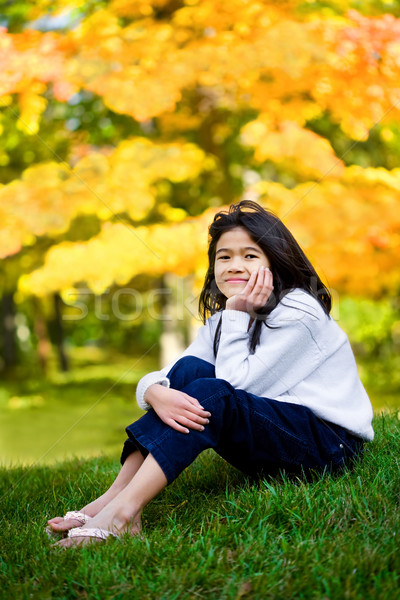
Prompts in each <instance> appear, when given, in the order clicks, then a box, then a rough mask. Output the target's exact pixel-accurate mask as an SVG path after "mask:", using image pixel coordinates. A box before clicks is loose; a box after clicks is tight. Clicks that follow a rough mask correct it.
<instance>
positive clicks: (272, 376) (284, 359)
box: [215, 268, 329, 398]
mask: <svg viewBox="0 0 400 600" xmlns="http://www.w3.org/2000/svg"><path fill="white" fill-rule="evenodd" d="M272 290H273V286H272V273H271V272H270V271H269V269H263V268H261V269H259V270H258V272H254V273H253V274H252V276H251V278H250V280H249V281H248V283H247V285H246V287H245V288H244V289H243V291H242V292H241V293H240V294H237V295H235V296H232V297H231V298H229V299H228V300H227V302H226V309H225V310H224V311H223V313H222V323H221V338H220V342H219V348H218V355H217V359H216V366H215V372H216V377H219V378H221V379H225V380H226V381H229V383H230V384H231V385H232V386H233V387H235V388H238V389H244V390H246V391H248V392H251V393H254V394H257V395H259V396H267V395H268V396H269V397H271V398H274V397H277V396H279V395H281V394H284V393H285V392H287V391H288V390H290V389H291V388H292V387H293V386H294V385H296V384H298V383H299V381H302V380H303V379H305V378H306V377H307V376H308V375H309V374H310V373H311V372H312V371H313V370H314V369H315V368H317V366H318V365H319V364H320V362H321V360H322V357H323V352H322V349H321V348H320V347H319V346H318V344H317V343H316V341H315V340H316V337H317V336H316V332H317V331H318V334H319V330H320V329H321V327H322V323H324V324H326V322H327V321H329V319H328V318H327V317H326V315H325V314H324V313H323V311H322V309H321V308H320V307H319V305H318V307H316V304H317V302H316V301H315V300H314V299H313V298H312V297H311V296H310V295H309V294H307V292H303V291H301V292H300V291H298V292H297V294H298V293H300V294H301V297H300V298H298V297H296V296H297V294H296V292H289V294H287V295H286V296H285V298H284V302H281V303H280V304H278V306H277V308H276V309H275V310H274V311H273V313H271V317H270V319H269V324H270V325H272V327H273V328H267V327H266V326H264V327H263V330H262V335H261V340H260V344H259V345H258V346H257V348H256V350H255V353H254V354H250V351H249V333H248V330H249V328H250V324H251V320H252V316H254V317H255V318H257V315H256V313H255V311H256V310H257V308H260V307H261V306H264V305H265V303H266V301H267V300H268V298H269V296H270V294H271V293H272ZM290 299H291V300H290ZM318 337H319V336H318Z"/></svg>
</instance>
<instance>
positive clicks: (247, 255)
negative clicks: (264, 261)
mask: <svg viewBox="0 0 400 600" xmlns="http://www.w3.org/2000/svg"><path fill="white" fill-rule="evenodd" d="M246 258H257V256H256V255H255V254H246Z"/></svg>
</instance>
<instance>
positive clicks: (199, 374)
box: [167, 356, 215, 390]
mask: <svg viewBox="0 0 400 600" xmlns="http://www.w3.org/2000/svg"><path fill="white" fill-rule="evenodd" d="M167 377H168V379H169V380H170V385H171V387H172V388H174V389H176V390H182V388H183V387H185V386H186V385H188V384H189V383H191V382H192V381H195V380H197V379H203V378H212V377H215V368H214V365H212V364H210V363H208V362H207V361H205V360H202V359H201V358H197V357H196V356H184V357H183V358H180V359H179V360H178V361H177V362H176V363H175V364H174V366H173V367H172V368H171V370H170V372H169V373H168V375H167Z"/></svg>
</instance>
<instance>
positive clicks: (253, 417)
mask: <svg viewBox="0 0 400 600" xmlns="http://www.w3.org/2000/svg"><path fill="white" fill-rule="evenodd" d="M211 373H213V367H212V365H209V364H208V363H206V362H205V361H202V360H200V359H197V358H194V357H185V358H183V359H181V360H180V361H178V362H177V363H176V364H175V365H174V367H173V369H172V370H171V372H170V374H169V376H170V377H171V379H170V381H171V387H175V388H178V389H181V391H184V392H186V393H187V394H189V395H190V396H193V397H194V398H196V399H197V400H198V401H199V402H200V404H201V405H202V406H203V407H204V408H205V409H206V410H209V412H210V413H211V417H210V423H209V424H208V425H206V427H205V429H204V431H201V432H200V431H195V430H190V432H189V434H184V433H180V432H178V431H176V430H175V429H173V428H171V427H169V426H168V425H166V424H165V423H163V422H162V421H161V419H159V417H158V416H157V414H156V413H155V411H153V410H150V411H148V413H147V414H146V415H144V416H143V417H142V418H141V419H139V420H138V421H136V422H135V423H132V425H130V426H129V427H127V429H126V431H127V434H128V436H129V440H128V441H127V443H126V445H125V447H124V451H123V454H122V457H121V462H123V461H124V460H125V458H126V456H127V455H128V454H130V453H131V452H132V451H133V450H134V449H137V448H138V449H139V450H141V452H142V453H143V454H144V455H146V454H147V453H148V452H150V453H151V454H152V455H153V457H154V458H155V460H156V461H157V462H158V464H159V465H160V467H161V468H162V470H163V471H164V473H165V476H166V477H167V480H168V482H169V483H171V481H173V480H174V479H175V478H176V477H177V476H178V475H179V473H181V471H183V470H184V469H185V468H186V467H187V466H188V465H189V464H190V463H191V462H193V460H194V459H195V458H196V457H197V456H198V454H200V453H201V452H202V451H203V450H205V449H206V448H214V449H215V451H216V452H218V453H219V454H220V455H221V456H222V457H223V458H225V459H226V460H227V461H228V462H230V463H231V464H233V465H234V466H235V467H237V468H239V469H240V470H242V471H243V472H244V473H247V474H250V475H259V474H264V475H267V474H270V475H275V474H277V473H278V471H279V470H280V469H285V470H289V471H292V472H301V470H302V469H304V470H305V471H307V470H309V469H321V468H322V469H323V468H330V467H333V468H337V467H339V466H340V465H343V464H344V462H345V460H346V457H350V456H352V455H354V453H355V450H356V448H355V445H354V440H353V439H350V437H353V436H350V437H349V438H348V437H347V433H346V432H345V431H344V430H342V428H338V427H337V426H336V425H333V426H332V425H328V426H327V425H326V424H324V423H323V422H321V421H320V420H319V419H318V418H317V417H315V415H314V414H313V413H312V411H310V410H309V409H308V408H306V407H303V406H299V405H296V404H290V403H285V402H278V401H276V400H271V399H268V398H259V397H257V396H254V395H252V394H249V393H247V392H245V391H243V390H235V389H234V388H233V387H232V386H231V385H230V384H229V383H228V382H226V381H224V380H222V379H215V377H213V376H212V377H210V374H211ZM207 375H208V376H207Z"/></svg>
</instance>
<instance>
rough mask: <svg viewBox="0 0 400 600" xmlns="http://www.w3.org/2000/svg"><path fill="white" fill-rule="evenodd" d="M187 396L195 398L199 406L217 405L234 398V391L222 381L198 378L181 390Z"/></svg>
mask: <svg viewBox="0 0 400 600" xmlns="http://www.w3.org/2000/svg"><path fill="white" fill-rule="evenodd" d="M183 391H184V392H185V393H186V394H188V395H189V396H192V397H193V398H196V400H198V401H199V402H200V404H202V403H203V404H207V406H209V404H210V403H211V404H212V403H214V402H216V403H219V404H223V399H224V398H226V399H230V398H232V397H233V396H234V394H235V390H234V389H233V388H232V386H231V385H230V384H229V383H228V382H227V381H224V380H223V379H215V378H214V377H212V378H207V377H204V378H200V379H196V380H194V381H192V382H191V383H189V384H188V385H187V386H186V387H185V389H184V390H183Z"/></svg>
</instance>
